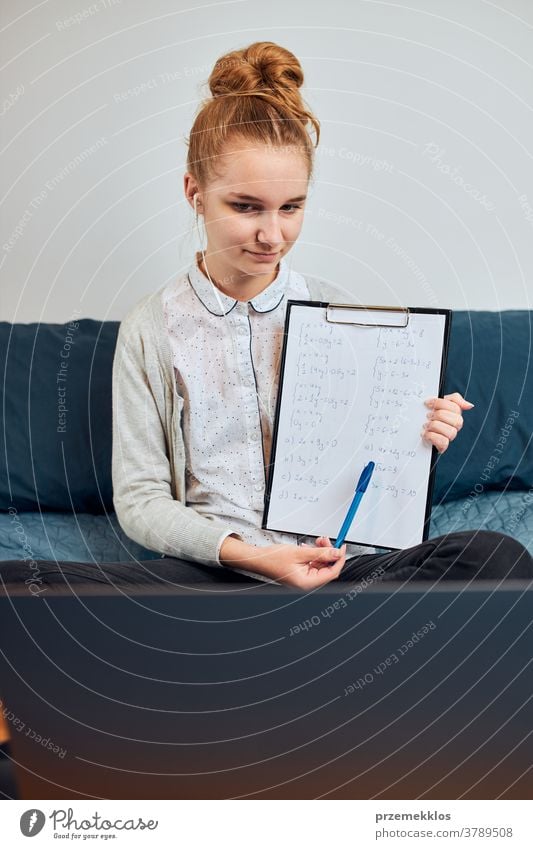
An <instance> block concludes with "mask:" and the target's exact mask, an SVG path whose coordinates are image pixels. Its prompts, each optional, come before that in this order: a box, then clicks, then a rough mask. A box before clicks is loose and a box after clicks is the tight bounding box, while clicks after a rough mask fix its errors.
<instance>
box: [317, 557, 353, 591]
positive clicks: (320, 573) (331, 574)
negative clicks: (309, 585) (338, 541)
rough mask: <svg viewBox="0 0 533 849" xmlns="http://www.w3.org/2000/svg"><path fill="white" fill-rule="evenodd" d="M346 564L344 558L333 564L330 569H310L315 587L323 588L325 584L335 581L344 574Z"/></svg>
mask: <svg viewBox="0 0 533 849" xmlns="http://www.w3.org/2000/svg"><path fill="white" fill-rule="evenodd" d="M344 563H345V558H344V557H343V558H342V559H341V560H339V561H338V562H337V563H334V564H331V565H330V567H329V569H315V568H313V567H310V568H309V577H310V578H311V579H312V581H313V585H314V586H316V587H321V586H324V584H329V582H330V581H335V580H336V579H337V578H338V577H339V575H340V573H341V572H342V569H343V567H344Z"/></svg>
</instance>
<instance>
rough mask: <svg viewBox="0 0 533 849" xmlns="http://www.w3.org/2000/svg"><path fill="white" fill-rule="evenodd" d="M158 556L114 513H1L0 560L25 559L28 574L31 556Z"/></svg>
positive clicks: (95, 559) (81, 559)
mask: <svg viewBox="0 0 533 849" xmlns="http://www.w3.org/2000/svg"><path fill="white" fill-rule="evenodd" d="M157 557H161V555H160V554H158V553H157V552H155V551H149V550H148V549H147V548H143V546H141V545H138V544H137V543H136V542H134V541H133V540H131V539H129V538H128V537H127V536H126V534H125V533H124V531H123V530H122V528H121V527H120V525H119V523H118V520H117V517H116V515H115V514H114V513H109V514H108V515H107V516H105V515H104V516H94V515H93V514H91V513H77V514H76V515H74V514H70V515H69V514H68V513H51V512H48V513H42V514H41V513H19V512H17V511H13V512H8V513H0V561H2V560H26V561H27V563H28V574H29V575H31V568H30V565H29V564H30V562H31V561H32V560H66V561H75V562H77V563H106V562H112V563H116V562H119V561H124V560H126V561H130V560H153V559H154V558H157ZM0 572H1V563H0Z"/></svg>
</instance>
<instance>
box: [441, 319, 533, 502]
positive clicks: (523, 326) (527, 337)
mask: <svg viewBox="0 0 533 849" xmlns="http://www.w3.org/2000/svg"><path fill="white" fill-rule="evenodd" d="M455 391H457V392H460V393H461V394H462V395H463V396H464V397H465V398H466V399H467V400H468V401H472V403H473V404H475V407H474V408H473V409H472V410H470V411H468V412H466V413H465V415H464V422H465V424H464V427H463V429H462V430H461V431H460V433H459V434H458V436H457V439H456V440H455V441H454V442H453V443H452V444H451V445H450V446H449V448H448V450H447V451H446V452H445V453H444V454H443V455H442V456H441V457H439V459H438V462H437V474H436V481H435V489H434V493H433V502H434V503H436V502H439V501H449V500H452V499H456V498H462V497H476V496H477V495H480V494H481V493H482V492H485V491H489V490H503V489H529V487H531V486H533V441H532V434H533V312H532V311H529V310H504V311H502V312H488V311H476V312H467V311H457V312H454V313H453V315H452V327H451V334H450V346H449V354H448V362H447V367H446V376H445V386H444V394H449V393H451V392H455Z"/></svg>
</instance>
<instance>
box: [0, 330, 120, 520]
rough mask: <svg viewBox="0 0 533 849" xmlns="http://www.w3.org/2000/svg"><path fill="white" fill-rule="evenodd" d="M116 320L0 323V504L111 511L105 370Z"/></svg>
mask: <svg viewBox="0 0 533 849" xmlns="http://www.w3.org/2000/svg"><path fill="white" fill-rule="evenodd" d="M118 327H119V322H117V321H106V322H101V321H95V320H93V319H88V318H84V319H80V320H78V321H72V322H70V323H68V324H37V323H35V324H9V323H7V322H0V362H2V363H4V364H5V365H4V374H3V378H2V381H1V389H0V392H1V393H2V395H3V398H2V403H3V405H4V406H3V409H4V415H5V420H4V427H3V430H2V437H1V450H0V510H7V509H8V508H9V507H10V506H11V505H13V506H15V507H16V508H17V509H18V510H19V511H27V510H39V509H41V510H54V511H72V510H75V511H80V512H86V513H103V512H104V511H105V509H108V510H112V509H113V502H112V486H111V409H112V408H111V373H112V363H113V353H114V350H115V344H116V337H117V333H118Z"/></svg>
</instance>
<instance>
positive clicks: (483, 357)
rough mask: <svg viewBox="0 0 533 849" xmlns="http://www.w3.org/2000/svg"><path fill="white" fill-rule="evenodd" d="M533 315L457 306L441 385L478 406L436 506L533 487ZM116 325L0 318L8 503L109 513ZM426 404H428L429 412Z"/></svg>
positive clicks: (2, 476) (2, 481) (3, 473)
mask: <svg viewBox="0 0 533 849" xmlns="http://www.w3.org/2000/svg"><path fill="white" fill-rule="evenodd" d="M532 316H533V313H532V312H529V311H526V310H507V311H504V312H466V311H465V312H461V311H458V312H454V313H453V317H452V327H451V336H450V347H449V355H448V363H447V369H446V379H445V388H444V392H445V393H446V394H447V393H450V392H453V391H458V392H461V394H463V395H464V396H465V397H466V398H467V399H468V400H470V401H473V402H474V404H475V405H476V406H475V407H474V409H473V410H471V411H469V412H468V413H466V414H465V417H464V419H465V425H464V428H463V430H462V431H461V432H460V434H459V436H458V438H457V440H456V441H455V442H454V443H452V444H451V445H450V447H449V449H448V451H447V452H445V454H443V455H442V456H441V457H439V459H438V462H437V473H436V481H435V489H434V497H433V500H434V502H438V501H440V500H450V499H452V498H460V497H467V496H469V494H471V493H476V494H480V493H481V492H483V491H485V490H490V489H504V488H506V487H508V488H510V489H528V488H529V487H531V486H533V447H532V441H531V440H532V431H533V368H532V366H531V359H532V349H533V345H532V341H533V322H532ZM118 327H119V322H116V321H104V322H102V321H95V320H93V319H88V318H85V319H79V320H78V321H74V322H71V323H70V324H14V325H11V324H9V323H7V322H0V362H1V363H3V364H4V369H3V374H2V381H1V390H0V391H1V393H2V396H3V397H2V409H3V412H4V427H3V432H2V444H1V451H0V510H4V511H5V510H8V509H9V508H10V507H15V508H16V509H17V510H19V511H22V510H39V509H40V510H55V511H71V510H75V511H76V512H86V513H103V512H106V511H109V510H113V500H112V484H111V410H112V407H111V370H112V362H113V353H114V349H115V344H116V337H117V332H118ZM424 410H425V408H424Z"/></svg>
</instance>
